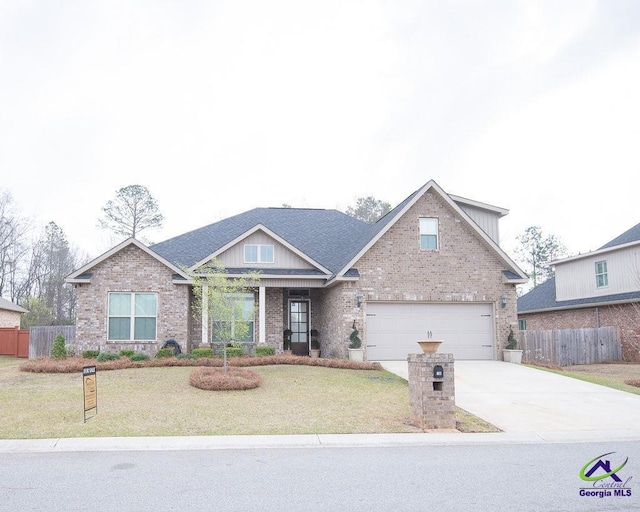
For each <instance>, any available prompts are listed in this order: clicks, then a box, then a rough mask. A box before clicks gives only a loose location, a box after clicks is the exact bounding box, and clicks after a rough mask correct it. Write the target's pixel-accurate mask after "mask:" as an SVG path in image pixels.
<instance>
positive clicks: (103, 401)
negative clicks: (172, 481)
mask: <svg viewBox="0 0 640 512" xmlns="http://www.w3.org/2000/svg"><path fill="white" fill-rule="evenodd" d="M9 359H10V360H9ZM23 361H24V360H22V361H20V360H16V359H13V358H3V357H1V356H0V410H2V411H10V413H9V414H3V415H1V416H0V438H2V439H35V438H57V437H113V436H125V437H132V436H196V435H240V434H242V435H253V434H274V435H282V434H329V433H400V432H419V431H420V430H419V429H417V428H416V427H414V426H412V425H411V424H410V423H409V397H408V389H407V382H406V381H405V380H404V379H402V378H400V377H397V376H395V375H393V374H391V373H389V372H386V371H383V370H350V369H336V368H323V367H310V366H296V365H274V366H262V367H253V368H252V369H253V370H254V371H256V372H257V373H259V374H260V375H261V376H262V378H263V384H262V386H261V387H259V388H257V389H252V390H247V391H204V390H201V389H197V388H194V387H192V386H190V385H189V374H190V373H191V371H193V368H192V367H160V368H139V369H122V370H110V371H100V370H98V374H97V389H98V391H97V395H98V408H97V414H95V415H94V411H90V412H88V416H93V417H91V418H90V419H88V421H87V422H86V423H84V416H83V414H84V411H83V391H82V375H81V373H80V372H74V373H54V374H46V373H31V372H22V371H20V370H19V368H18V367H19V365H20V363H21V362H23ZM457 419H458V420H459V425H458V428H459V430H461V431H465V432H486V431H496V430H497V429H495V427H492V426H491V425H489V424H487V423H486V422H483V421H482V420H480V419H479V418H476V417H475V416H473V415H470V414H468V413H466V412H465V411H462V410H460V409H458V410H457Z"/></svg>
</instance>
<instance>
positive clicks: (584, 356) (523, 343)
mask: <svg viewBox="0 0 640 512" xmlns="http://www.w3.org/2000/svg"><path fill="white" fill-rule="evenodd" d="M518 348H520V349H522V350H523V352H522V359H523V360H526V361H531V362H536V363H545V364H556V365H560V366H568V365H572V364H595V363H604V362H607V361H620V360H622V346H621V344H620V339H619V337H618V329H617V328H616V327H600V328H598V329H559V330H553V331H520V332H518Z"/></svg>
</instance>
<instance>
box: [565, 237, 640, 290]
mask: <svg viewBox="0 0 640 512" xmlns="http://www.w3.org/2000/svg"><path fill="white" fill-rule="evenodd" d="M599 261H606V262H607V277H608V281H609V283H608V285H607V286H603V287H601V288H598V287H597V286H596V262H599ZM555 276H556V300H558V301H563V300H574V299H586V298H590V297H602V296H606V295H615V294H618V293H627V292H634V291H638V290H640V248H639V247H626V248H622V249H619V250H614V251H606V252H603V253H601V254H594V255H593V256H585V257H583V258H580V259H574V260H571V261H567V262H564V263H557V264H556V265H555Z"/></svg>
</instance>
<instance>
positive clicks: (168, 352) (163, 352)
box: [156, 348, 173, 357]
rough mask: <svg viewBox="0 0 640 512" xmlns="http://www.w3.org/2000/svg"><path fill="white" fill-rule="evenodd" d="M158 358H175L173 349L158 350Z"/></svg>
mask: <svg viewBox="0 0 640 512" xmlns="http://www.w3.org/2000/svg"><path fill="white" fill-rule="evenodd" d="M156 357H173V349H172V348H161V349H160V350H158V353H157V354H156Z"/></svg>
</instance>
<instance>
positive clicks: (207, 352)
mask: <svg viewBox="0 0 640 512" xmlns="http://www.w3.org/2000/svg"><path fill="white" fill-rule="evenodd" d="M191 353H192V354H193V355H194V356H196V359H197V358H198V357H213V349H212V348H194V349H193V350H192V351H191Z"/></svg>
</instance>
